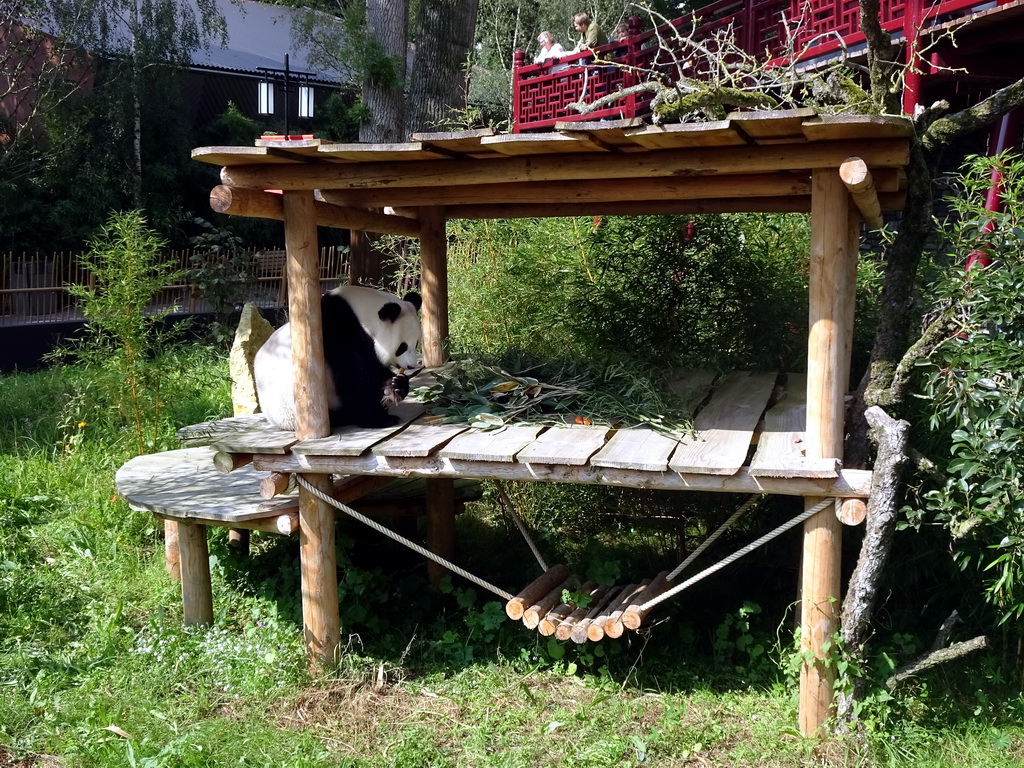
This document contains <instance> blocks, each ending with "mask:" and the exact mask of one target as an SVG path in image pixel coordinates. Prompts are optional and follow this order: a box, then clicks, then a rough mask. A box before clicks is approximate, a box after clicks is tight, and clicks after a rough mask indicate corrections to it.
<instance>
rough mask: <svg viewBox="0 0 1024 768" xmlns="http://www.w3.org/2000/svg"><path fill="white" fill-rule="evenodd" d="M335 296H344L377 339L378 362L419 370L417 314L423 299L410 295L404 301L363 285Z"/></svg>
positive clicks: (365, 326)
mask: <svg viewBox="0 0 1024 768" xmlns="http://www.w3.org/2000/svg"><path fill="white" fill-rule="evenodd" d="M332 293H336V294H338V295H340V296H342V297H343V298H344V299H345V301H347V302H348V305H349V306H350V307H351V308H352V311H353V312H354V313H355V316H356V318H357V319H358V320H359V324H360V325H362V326H363V329H364V330H365V331H366V333H367V334H368V335H369V337H370V338H371V339H373V347H374V351H375V352H376V353H377V359H378V360H380V362H381V363H382V364H383V365H386V366H388V367H389V368H415V367H417V366H418V365H419V354H418V353H417V352H416V347H418V346H419V343H420V336H421V334H422V332H423V331H422V327H421V326H420V318H419V315H418V314H417V313H418V312H419V309H420V306H421V305H422V303H423V302H422V299H421V298H420V295H419V294H418V293H407V294H406V295H405V297H404V298H402V299H400V298H398V297H397V296H394V295H392V294H390V293H385V292H384V291H378V290H377V289H375V288H368V287H366V286H361V285H346V286H341V287H339V288H336V289H335V290H334V291H332Z"/></svg>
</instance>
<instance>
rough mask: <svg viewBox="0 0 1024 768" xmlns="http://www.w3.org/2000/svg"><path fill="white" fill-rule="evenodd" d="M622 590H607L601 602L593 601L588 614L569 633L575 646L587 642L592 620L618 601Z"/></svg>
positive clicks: (617, 588)
mask: <svg viewBox="0 0 1024 768" xmlns="http://www.w3.org/2000/svg"><path fill="white" fill-rule="evenodd" d="M623 589H625V587H611V588H609V589H608V591H607V592H606V593H605V595H604V597H603V598H602V599H601V600H599V601H595V603H594V604H593V605H592V606H591V608H590V612H589V613H587V615H586V616H585V617H584V619H583V620H582V621H580V622H577V623H576V626H575V627H573V628H572V632H570V633H569V639H570V640H572V641H573V642H574V643H576V644H577V645H581V644H583V643H585V642H587V640H588V639H589V637H590V627H591V625H592V624H593V622H594V619H596V618H597V617H598V616H600V615H601V612H602V611H604V610H605V609H606V607H607V606H608V604H609V603H611V602H614V601H615V600H617V599H618V597H619V596H620V595H621V594H622V590H623ZM598 639H600V638H598Z"/></svg>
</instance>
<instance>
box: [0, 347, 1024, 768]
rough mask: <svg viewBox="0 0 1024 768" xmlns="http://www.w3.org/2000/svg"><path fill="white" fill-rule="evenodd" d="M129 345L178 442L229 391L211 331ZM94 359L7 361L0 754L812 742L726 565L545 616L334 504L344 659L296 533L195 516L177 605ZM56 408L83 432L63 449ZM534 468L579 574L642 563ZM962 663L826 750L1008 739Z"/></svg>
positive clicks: (419, 751)
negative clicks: (642, 626)
mask: <svg viewBox="0 0 1024 768" xmlns="http://www.w3.org/2000/svg"><path fill="white" fill-rule="evenodd" d="M146 365H148V366H151V367H152V368H153V372H154V374H159V376H160V377H161V379H162V381H163V385H162V391H163V394H164V399H165V401H166V403H167V405H166V407H165V409H164V413H165V415H166V416H167V418H166V419H163V420H162V422H161V426H160V441H161V445H162V446H163V447H172V446H174V445H175V444H174V427H175V426H180V425H182V424H188V423H195V422H198V421H202V420H205V419H206V418H216V417H220V416H224V415H227V414H229V413H230V397H229V393H228V387H227V370H226V369H227V365H226V362H225V360H224V356H223V354H220V353H218V352H217V351H215V350H212V349H211V348H208V347H197V346H176V347H173V348H171V349H169V350H167V351H166V352H165V353H164V354H163V355H160V356H156V357H154V358H152V359H150V360H148V361H147V362H146ZM95 375H96V372H95V370H94V369H93V368H92V367H91V366H89V365H85V364H82V363H78V364H75V365H72V366H68V365H65V366H55V367H53V368H51V369H49V370H45V371H41V372H39V373H34V374H18V375H10V376H0V387H2V388H3V391H4V397H3V398H0V472H2V473H3V476H4V480H5V482H4V483H2V484H0V744H2V745H3V746H2V747H0V760H6V761H7V762H11V763H13V764H18V763H22V762H24V763H26V764H29V763H31V762H47V763H50V762H52V763H57V762H60V763H61V764H66V765H89V766H108V765H109V766H124V765H136V766H179V765H186V766H210V765H246V764H259V765H264V764H267V765H282V766H284V765H287V766H317V767H319V766H324V768H327V766H339V765H344V766H348V765H351V766H357V765H358V766H367V767H369V768H377V767H379V768H384V767H385V766H394V765H416V766H419V765H427V764H430V765H454V766H459V767H460V768H461V767H464V766H509V765H523V766H526V765H529V766H537V767H539V768H555V767H556V766H564V765H565V764H566V762H567V761H569V762H571V763H572V764H573V765H593V766H604V765H673V764H680V765H684V764H692V763H701V764H704V763H707V764H711V765H723V766H746V765H773V766H780V767H781V766H785V767H786V768H789V767H792V768H797V767H798V766H806V765H810V764H812V763H815V764H817V762H821V761H820V759H818V758H816V757H812V756H811V751H810V749H811V745H810V744H809V743H808V742H805V741H803V740H801V739H799V738H798V737H796V735H795V732H794V723H795V722H796V712H795V704H794V693H793V689H792V688H791V687H786V686H785V685H783V684H781V683H780V682H778V681H777V680H776V679H775V678H776V677H777V675H775V674H774V672H769V671H768V670H769V668H770V666H771V663H772V662H776V663H777V650H776V647H775V644H774V643H769V642H767V641H765V640H764V639H763V636H764V635H765V634H766V633H765V631H764V629H763V623H764V622H765V621H767V620H768V614H769V612H770V610H769V608H767V607H765V608H764V609H763V610H762V611H761V612H760V613H758V612H757V611H756V609H755V608H753V607H752V606H748V605H745V604H744V599H743V598H740V599H737V600H724V599H723V597H722V595H723V590H725V589H727V588H728V581H719V582H717V584H716V585H715V586H713V587H712V588H711V589H710V590H709V592H708V597H707V600H708V602H710V603H714V604H715V605H714V608H715V610H714V613H713V618H711V619H710V620H702V618H701V617H702V615H703V612H702V611H700V609H699V606H698V605H697V604H696V603H695V601H694V599H693V596H692V595H691V597H690V598H688V599H687V600H686V601H685V602H684V603H682V604H679V610H678V611H676V612H675V613H673V612H671V610H669V608H670V607H669V606H666V608H667V610H665V611H664V612H662V611H661V610H660V609H659V617H658V618H657V620H656V622H655V623H654V624H653V625H652V627H651V628H650V630H649V631H648V632H646V633H645V634H643V635H633V634H632V633H631V634H630V635H628V636H627V637H626V638H623V639H622V640H619V641H610V640H608V639H607V638H606V639H605V640H604V641H602V642H601V643H599V644H584V645H576V644H575V643H571V642H569V643H559V642H557V641H555V642H549V639H548V638H542V637H540V636H538V635H537V633H536V632H529V631H527V630H525V629H524V628H523V627H522V626H521V625H520V624H517V623H514V622H511V621H509V620H508V619H507V617H505V616H504V613H503V606H502V605H501V603H499V602H497V601H495V600H493V599H491V598H490V596H489V595H482V593H480V592H478V591H476V590H475V589H474V588H471V587H467V586H466V585H465V584H464V583H462V582H461V581H458V580H456V581H455V583H454V584H451V585H450V591H449V593H448V594H445V595H442V596H440V597H439V596H437V595H434V594H432V593H431V592H430V591H429V590H428V588H427V587H426V579H425V578H424V572H423V568H422V563H421V560H420V558H419V557H410V556H407V555H404V554H403V553H401V551H399V550H397V549H396V548H394V547H393V546H392V545H391V544H390V543H382V539H381V538H380V537H378V536H377V534H375V533H373V532H367V531H364V530H362V529H361V528H356V527H354V526H352V525H348V524H344V523H340V524H339V527H338V531H339V534H340V536H339V545H340V547H341V550H342V551H341V553H340V554H339V562H340V563H341V564H342V566H341V568H340V569H339V580H340V582H341V585H340V586H341V589H340V597H341V609H342V628H343V642H344V646H345V648H344V653H343V656H342V658H341V660H340V663H339V665H338V667H337V668H335V669H333V670H325V671H322V672H321V673H320V674H319V675H318V677H317V678H316V679H315V680H311V679H310V678H309V676H308V672H307V663H306V659H305V658H304V655H303V649H302V646H303V639H302V634H301V624H300V619H299V613H300V604H301V586H300V574H299V567H298V562H297V545H296V542H295V539H294V537H291V538H286V537H278V536H272V535H263V534H259V533H254V534H253V537H252V554H251V556H250V557H246V558H243V557H240V556H237V555H235V554H233V553H232V552H231V551H230V550H229V549H228V547H227V545H226V538H227V537H226V535H225V534H224V532H223V530H222V529H211V531H210V533H209V542H210V555H211V565H212V568H211V575H212V582H213V592H214V602H213V604H214V611H215V619H214V624H213V626H212V627H209V628H198V627H197V628H183V627H182V626H181V593H180V588H179V587H178V586H177V585H176V584H174V583H173V582H171V581H170V580H169V579H168V578H167V576H166V574H165V572H164V564H163V561H162V557H161V553H162V552H163V540H162V537H161V535H160V528H159V526H158V525H157V521H156V520H155V519H154V518H153V516H152V515H150V514H148V513H144V512H135V511H133V510H131V509H129V508H128V507H127V505H126V504H125V503H124V502H123V501H121V500H119V499H117V498H116V496H115V491H114V487H113V473H114V470H115V469H116V468H117V467H118V466H120V464H121V463H123V462H124V461H125V460H126V459H127V458H129V457H130V455H131V451H130V450H129V449H130V446H125V445H124V440H123V430H122V426H123V425H122V424H121V423H119V422H118V421H117V419H115V418H113V416H112V414H111V413H110V412H109V410H108V409H107V408H106V404H105V403H104V402H103V400H102V398H100V397H99V394H100V393H99V389H98V388H96V387H92V386H88V383H89V382H90V381H91V379H92V377H93V376H95ZM65 401H69V402H71V403H72V404H71V405H69V406H68V407H67V413H66V414H62V413H61V408H60V407H55V406H54V404H55V403H64V402H65ZM72 413H74V414H82V415H83V416H88V418H87V419H83V420H87V421H88V424H87V426H86V427H84V428H82V429H79V428H78V425H77V423H75V424H71V421H70V419H69V418H68V416H70V415H71V414H72ZM63 425H69V426H71V427H72V428H73V429H72V430H71V432H70V434H71V435H75V434H81V435H82V439H81V440H78V441H71V442H72V445H73V447H72V450H70V451H67V450H65V449H64V447H63V446H64V445H65V444H67V443H68V442H69V441H68V440H67V439H66V438H67V435H68V433H67V431H66V429H67V427H66V426H63ZM538 485H542V486H543V487H544V488H547V489H549V490H552V491H554V490H561V491H563V494H564V496H565V498H566V500H565V501H563V503H568V499H569V497H570V496H572V495H573V494H576V498H575V502H576V504H578V505H584V506H587V505H589V508H590V511H591V513H592V515H591V516H592V518H594V528H593V529H592V530H593V531H595V533H594V535H593V536H591V535H589V534H588V535H585V536H576V537H574V538H576V539H579V540H577V541H571V542H568V543H569V544H572V545H575V546H577V547H580V548H583V547H588V548H592V549H589V550H588V551H590V552H592V553H593V554H594V557H593V558H587V557H586V556H581V557H579V558H574V561H575V562H592V563H593V567H588V568H585V569H583V570H582V571H581V572H582V573H586V574H587V577H588V578H595V577H597V578H604V577H608V578H609V579H611V580H614V581H615V582H616V583H623V582H622V578H621V575H622V574H621V573H618V572H616V569H615V568H611V567H610V566H611V565H613V560H618V561H620V563H621V566H622V568H621V570H622V571H625V569H626V567H628V566H635V565H636V559H635V557H634V556H633V553H632V552H630V551H629V550H628V549H627V545H628V543H629V541H628V539H629V536H630V531H629V526H628V525H626V526H623V527H622V528H621V529H620V530H619V531H618V532H617V538H618V539H619V541H618V542H617V543H618V545H619V548H618V549H617V550H612V549H610V548H607V544H602V543H600V542H598V541H596V540H597V539H598V538H599V533H600V530H601V529H602V528H604V527H606V526H605V525H602V524H601V520H600V518H601V517H602V516H603V515H604V513H605V512H604V509H603V508H602V507H601V506H600V504H599V503H597V496H596V494H594V493H593V491H594V490H595V489H593V488H590V487H584V486H559V485H557V484H538ZM673 495H675V496H687V497H701V495H700V494H673ZM714 496H716V497H719V496H723V494H714ZM552 498H554V497H553V496H552ZM517 499H518V496H517ZM635 503H637V504H638V505H641V504H642V505H643V512H644V513H645V514H648V515H649V514H650V513H651V511H652V510H655V511H657V510H658V509H659V508H658V507H657V506H656V503H657V497H654V498H653V499H652V498H651V497H650V495H648V496H647V497H644V498H643V499H636V500H635ZM477 506H479V505H471V509H469V510H467V512H466V513H465V514H463V515H461V516H460V517H459V518H458V521H457V533H458V534H459V536H460V538H461V539H462V541H461V542H460V547H459V554H460V561H461V560H462V559H463V558H465V559H472V560H476V561H480V562H482V563H483V564H482V565H480V563H479V562H478V563H475V564H474V565H475V566H479V567H474V568H473V570H479V571H480V572H481V573H488V574H489V573H490V568H491V566H492V564H493V563H494V562H495V561H497V560H499V559H502V558H506V557H507V558H508V559H509V560H514V561H515V562H514V565H515V566H516V571H515V573H514V574H513V575H511V576H509V577H508V578H507V579H501V580H498V581H497V583H502V584H505V585H506V586H512V585H519V586H521V585H522V584H524V583H526V582H527V581H529V580H530V579H531V578H533V576H535V575H536V573H535V570H534V569H533V567H532V566H533V564H532V562H531V563H530V567H529V568H528V567H526V566H525V565H524V562H525V561H524V560H523V558H522V557H521V555H520V553H519V550H518V549H516V548H515V547H514V546H510V545H509V543H510V541H511V539H510V538H509V534H507V533H506V532H504V531H503V530H502V529H501V527H500V526H494V525H492V526H484V525H482V524H481V525H480V527H479V528H477V529H474V528H472V526H473V525H475V524H476V523H477V522H478V521H479V512H478V510H476V509H475V508H476V507H477ZM484 522H487V521H484ZM552 528H554V530H553V531H552V532H551V533H550V534H549V535H550V539H548V537H547V536H545V537H542V538H545V539H546V540H545V541H544V542H543V546H544V548H545V549H548V548H550V547H551V546H552V544H553V543H556V542H558V541H559V540H561V539H563V538H566V535H565V534H564V533H563V532H562V531H561V530H560V529H558V527H557V521H556V525H555V526H552ZM470 533H471V534H473V536H472V537H467V534H470ZM598 544H600V546H601V548H600V549H599V548H598ZM613 551H616V552H618V556H617V557H616V556H613V555H612V554H611V553H612V552H613ZM599 566H602V567H599ZM744 588H746V586H745V587H744ZM760 605H762V606H764V604H763V603H760ZM729 616H732V618H728V617H729ZM772 624H775V619H774V618H773V619H772V621H771V624H769V626H771V625H772ZM723 626H724V627H725V629H722V630H721V631H716V630H718V629H719V627H723ZM787 634H788V632H787ZM759 644H760V645H762V646H763V648H764V649H765V653H764V654H763V655H756V653H755V652H756V649H757V646H758V645H759ZM921 647H922V646H921V644H920V643H919V642H916V641H914V640H913V638H911V637H908V636H894V637H893V638H892V640H891V642H890V643H889V644H887V645H886V646H884V651H885V652H886V653H887V654H888V655H889V656H890V657H891V658H892V659H896V658H903V657H905V656H907V655H911V656H913V655H916V653H917V652H919V650H920V649H921ZM716 654H717V655H716ZM751 655H754V657H755V661H754V664H753V666H748V664H747V662H746V659H747V658H749V657H750V656H751ZM768 657H771V660H770V661H769V659H768ZM762 659H763V660H764V662H763V663H761V664H760V665H759V664H758V661H757V660H762ZM961 666H962V669H958V670H948V671H947V675H954V676H955V677H956V679H955V680H954V681H952V682H950V683H947V682H946V681H945V679H944V678H943V677H937V678H936V679H934V680H932V681H930V684H929V685H924V684H923V683H922V684H921V685H920V686H919V687H917V688H916V689H915V690H914V691H913V692H911V693H910V694H906V693H898V694H894V695H893V697H892V700H891V701H890V702H888V707H889V709H888V714H886V715H885V719H884V720H883V719H882V715H881V714H878V715H876V716H874V717H875V719H874V720H872V721H871V722H874V723H877V724H878V725H879V727H878V728H877V729H874V730H871V731H869V732H868V733H867V734H866V735H865V743H864V744H862V745H860V746H854V745H849V747H848V749H849V752H850V754H847V755H844V756H843V757H842V759H840V758H836V760H835V761H833V762H831V763H830V764H834V765H846V764H849V765H943V766H965V768H966V767H967V766H976V765H985V766H993V767H994V768H1004V766H1005V768H1010V766H1016V765H1019V763H1020V750H1021V745H1022V744H1024V740H1022V739H1024V730H1022V729H1021V726H1020V722H1021V720H1022V713H1024V705H1022V701H1021V699H1020V694H1019V691H1018V690H1017V689H1016V688H1014V687H1013V686H1011V685H1008V684H1007V680H1006V679H1005V677H1003V678H1000V670H1001V666H1000V655H999V654H996V653H993V654H990V655H986V656H984V657H972V658H971V659H970V660H969V661H966V662H965V663H964V664H963V665H961ZM737 667H740V668H742V670H743V671H742V672H738V671H737ZM879 669H880V673H882V674H884V673H885V670H887V669H891V666H889V667H884V668H883V667H880V668H879ZM961 691H962V692H963V693H960V692H961ZM881 711H882V710H881V704H879V705H878V709H877V712H879V713H881ZM868 714H869V715H870V714H872V713H868ZM553 744H557V745H558V748H557V749H552V745H553ZM843 749H847V747H840V751H842V750H843ZM842 760H846V762H843V761H842ZM815 761H817V762H815Z"/></svg>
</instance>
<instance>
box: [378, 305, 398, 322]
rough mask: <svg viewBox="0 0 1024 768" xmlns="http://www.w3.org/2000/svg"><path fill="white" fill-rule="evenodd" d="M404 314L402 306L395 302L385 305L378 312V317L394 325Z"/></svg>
mask: <svg viewBox="0 0 1024 768" xmlns="http://www.w3.org/2000/svg"><path fill="white" fill-rule="evenodd" d="M401 314H402V306H401V305H400V304H396V303H395V302H393V301H389V302H388V303H387V304H384V305H383V306H382V307H381V308H380V309H378V310H377V317H379V318H380V319H381V321H382V322H385V323H393V322H395V320H397V319H398V316H399V315H401Z"/></svg>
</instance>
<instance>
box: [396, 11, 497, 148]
mask: <svg viewBox="0 0 1024 768" xmlns="http://www.w3.org/2000/svg"><path fill="white" fill-rule="evenodd" d="M478 4H479V0H435V2H430V3H421V4H420V9H419V20H418V23H417V27H416V40H417V43H416V53H415V56H414V58H413V65H412V73H411V76H410V79H409V104H408V109H407V111H406V121H405V127H406V133H408V134H412V133H413V132H414V131H417V130H422V129H423V128H426V127H429V126H437V125H442V124H444V122H445V121H447V120H450V119H451V117H452V111H453V110H459V109H464V108H465V107H466V93H467V89H466V86H465V81H466V78H465V76H463V77H457V76H456V75H457V74H462V71H463V69H464V68H465V66H466V63H467V56H468V55H469V52H470V51H471V50H472V49H473V42H474V33H475V30H476V17H477V7H478ZM438 73H443V76H441V77H438V76H437V75H438Z"/></svg>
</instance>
